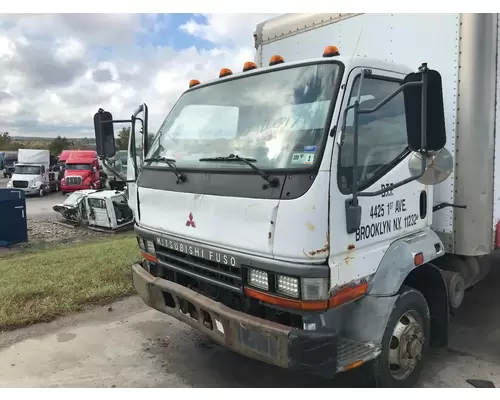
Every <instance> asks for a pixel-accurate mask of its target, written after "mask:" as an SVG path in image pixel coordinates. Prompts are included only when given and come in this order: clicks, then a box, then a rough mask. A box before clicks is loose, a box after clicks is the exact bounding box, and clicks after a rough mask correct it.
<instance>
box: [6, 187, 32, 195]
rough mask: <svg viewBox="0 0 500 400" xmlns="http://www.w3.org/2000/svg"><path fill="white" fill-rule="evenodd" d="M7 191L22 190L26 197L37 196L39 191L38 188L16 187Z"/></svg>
mask: <svg viewBox="0 0 500 400" xmlns="http://www.w3.org/2000/svg"><path fill="white" fill-rule="evenodd" d="M9 189H16V190H22V191H23V192H24V194H25V195H26V196H29V195H31V194H38V191H39V189H38V188H31V187H27V188H18V187H13V186H10V187H9Z"/></svg>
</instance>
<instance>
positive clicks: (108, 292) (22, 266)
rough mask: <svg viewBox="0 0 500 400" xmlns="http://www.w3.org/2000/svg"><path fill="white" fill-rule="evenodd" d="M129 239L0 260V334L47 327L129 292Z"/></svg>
mask: <svg viewBox="0 0 500 400" xmlns="http://www.w3.org/2000/svg"><path fill="white" fill-rule="evenodd" d="M138 259H140V256H139V250H138V248H137V242H136V240H135V237H134V236H130V235H126V236H119V237H118V238H112V239H110V238H105V239H102V238H100V240H99V241H98V242H96V241H92V242H82V243H78V244H65V245H60V246H54V247H52V248H49V249H44V250H41V251H37V252H27V253H17V254H12V255H8V256H3V257H1V258H0V331H2V330H9V329H14V328H18V327H21V326H25V325H28V324H32V323H36V322H47V321H51V320H53V319H54V318H56V317H58V316H62V315H66V314H70V313H74V312H78V311H82V310H84V309H85V308H86V307H88V306H89V305H98V304H106V303H109V302H111V301H113V300H117V299H119V298H122V297H125V296H127V295H130V294H132V293H133V292H134V290H133V287H132V280H131V274H130V265H132V264H133V263H134V262H135V261H137V260H138Z"/></svg>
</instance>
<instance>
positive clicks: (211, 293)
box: [156, 245, 245, 311]
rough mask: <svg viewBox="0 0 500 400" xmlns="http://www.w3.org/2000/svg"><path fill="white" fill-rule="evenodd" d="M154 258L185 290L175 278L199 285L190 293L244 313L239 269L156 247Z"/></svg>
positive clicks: (181, 281)
mask: <svg viewBox="0 0 500 400" xmlns="http://www.w3.org/2000/svg"><path fill="white" fill-rule="evenodd" d="M156 255H157V257H158V262H159V264H160V265H161V266H162V267H163V268H165V269H167V270H169V271H172V272H175V274H172V275H171V276H172V277H173V278H174V279H172V280H174V281H175V282H177V283H179V284H183V285H184V286H187V285H185V284H184V282H187V281H186V280H185V279H180V278H179V277H178V276H177V275H179V274H180V275H184V276H185V277H187V278H191V279H193V280H195V281H197V283H198V285H197V287H196V289H194V288H193V290H197V291H198V292H201V293H202V294H203V295H205V296H207V297H210V298H212V299H213V300H215V301H219V302H221V303H222V304H224V305H226V306H228V307H230V308H232V309H235V310H238V311H241V310H243V308H244V304H245V300H244V296H243V286H242V279H241V269H240V268H239V267H231V266H228V265H225V264H221V263H217V262H215V261H209V260H205V259H201V258H198V257H192V256H190V255H189V254H185V253H180V252H177V251H174V250H171V249H167V248H165V247H162V246H158V245H156ZM169 275H170V274H169Z"/></svg>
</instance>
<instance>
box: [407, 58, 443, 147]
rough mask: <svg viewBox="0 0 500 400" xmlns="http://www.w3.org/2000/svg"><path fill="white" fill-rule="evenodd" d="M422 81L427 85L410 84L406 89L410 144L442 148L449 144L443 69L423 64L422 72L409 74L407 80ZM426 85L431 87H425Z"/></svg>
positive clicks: (409, 81)
mask: <svg viewBox="0 0 500 400" xmlns="http://www.w3.org/2000/svg"><path fill="white" fill-rule="evenodd" d="M422 81H423V85H411V86H410V85H409V86H408V87H406V88H405V89H404V91H403V95H404V104H405V114H406V132H407V137H408V147H409V149H410V150H412V151H421V150H427V151H431V152H434V151H439V150H441V149H443V148H444V146H445V145H446V127H445V122H444V101H443V83H442V80H441V75H440V74H439V72H437V71H435V70H432V69H427V65H426V64H422V66H421V67H420V69H419V71H418V72H414V73H411V74H408V75H407V76H406V77H405V79H404V84H412V83H417V82H422ZM425 85H426V86H427V90H423V87H425ZM422 91H423V92H424V93H422ZM422 105H423V107H422ZM422 121H425V126H422Z"/></svg>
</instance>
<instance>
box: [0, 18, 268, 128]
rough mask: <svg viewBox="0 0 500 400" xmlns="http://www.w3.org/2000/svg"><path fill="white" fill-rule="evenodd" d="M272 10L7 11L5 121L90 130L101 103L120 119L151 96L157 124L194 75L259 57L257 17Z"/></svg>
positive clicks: (1, 27)
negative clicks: (187, 14) (178, 16)
mask: <svg viewBox="0 0 500 400" xmlns="http://www.w3.org/2000/svg"><path fill="white" fill-rule="evenodd" d="M271 16H274V15H271V14H240V15H234V14H233V15H231V14H227V15H215V14H203V15H196V16H193V18H191V19H188V20H187V21H184V22H183V23H179V22H177V25H176V23H175V18H173V17H170V16H163V17H161V18H159V17H158V16H156V15H153V14H142V15H127V14H112V15H109V14H102V15H98V14H58V15H50V14H22V15H20V14H0V71H2V74H0V121H2V122H1V123H0V131H4V130H8V131H9V132H10V133H11V134H13V135H32V136H55V135H64V136H68V137H71V136H73V137H75V136H78V137H80V136H89V137H90V136H93V122H92V117H93V115H94V113H95V112H96V111H97V109H98V108H99V107H102V108H105V109H107V110H109V111H111V112H112V113H113V116H114V117H115V118H119V119H122V118H127V117H129V116H130V115H131V113H132V112H133V110H134V109H135V108H136V106H137V105H138V104H140V103H142V102H146V103H147V104H148V106H149V110H150V130H151V131H153V132H154V131H156V130H157V129H158V127H159V126H160V124H161V122H162V121H163V119H164V118H165V116H166V115H167V113H168V111H169V109H170V108H171V107H172V105H173V104H174V103H175V101H176V100H177V99H178V97H179V95H180V94H181V93H182V92H183V91H184V90H185V89H186V88H187V85H188V82H189V80H190V79H194V78H195V79H199V80H201V81H206V80H208V79H213V78H215V77H217V74H218V71H219V70H220V68H222V67H228V68H232V69H234V70H240V69H241V67H242V65H243V63H244V62H245V61H248V60H253V58H254V48H253V38H252V34H253V31H254V29H255V26H256V24H257V23H258V22H261V21H263V20H265V19H267V18H269V17H271ZM144 35H150V36H147V37H148V38H151V37H152V38H153V39H154V41H150V42H149V41H147V42H146V43H144V42H141V41H140V40H139V39H140V38H143V37H146V36H144ZM151 35H153V36H151ZM172 38H175V42H176V43H188V45H187V47H185V48H180V49H179V46H177V47H176V48H175V49H174V48H172V47H169V45H168V44H169V43H171V39H172ZM187 39H189V40H187ZM198 43H200V45H198ZM201 43H205V44H204V45H203V46H202V45H201ZM206 43H209V45H206ZM180 47H182V46H180Z"/></svg>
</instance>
